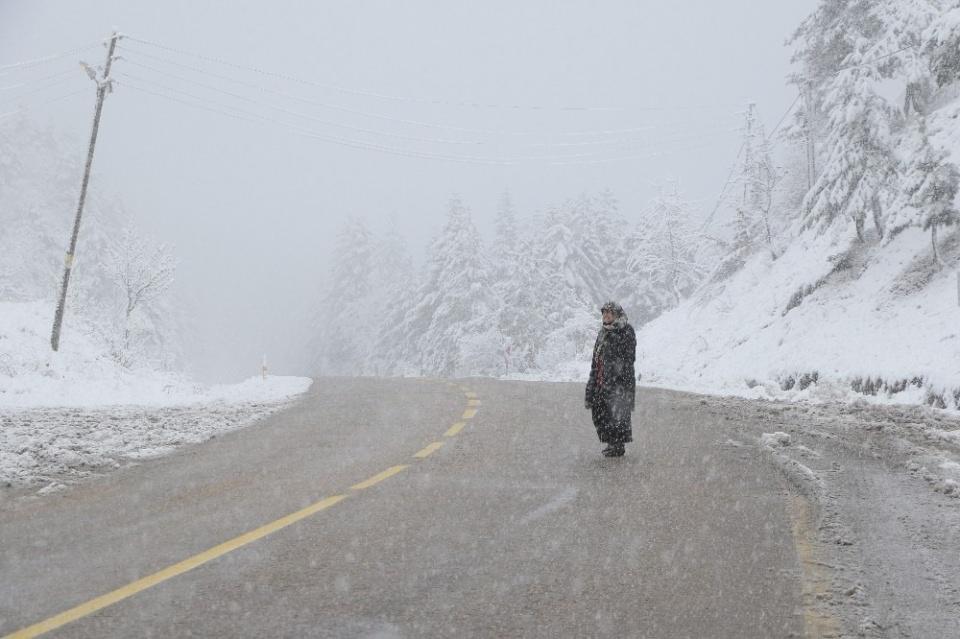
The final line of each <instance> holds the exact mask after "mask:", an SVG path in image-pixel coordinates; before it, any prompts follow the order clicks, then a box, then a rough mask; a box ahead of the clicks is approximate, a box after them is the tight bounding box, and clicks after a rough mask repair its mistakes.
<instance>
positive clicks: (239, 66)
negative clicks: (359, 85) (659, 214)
mask: <svg viewBox="0 0 960 639" xmlns="http://www.w3.org/2000/svg"><path fill="white" fill-rule="evenodd" d="M124 37H125V38H126V39H128V40H130V41H132V42H139V43H140V44H146V45H148V46H152V47H156V48H158V49H162V50H164V51H169V52H172V53H177V54H180V55H185V56H190V57H193V58H197V59H199V60H204V61H205V62H212V63H214V64H220V65H223V66H227V67H232V68H234V69H241V70H244V71H252V72H254V73H258V74H261V75H264V76H268V77H273V78H278V79H282V80H287V81H290V82H296V83H299V84H305V85H309V86H313V87H316V88H321V89H325V90H332V91H337V92H340V93H346V94H350V95H358V96H363V97H370V98H377V99H381V100H391V101H396V102H412V103H420V104H435V105H441V106H455V107H467V108H483V109H504V110H513V111H516V110H531V111H674V110H681V109H700V108H702V109H715V108H716V107H717V105H715V104H711V105H703V106H693V105H680V106H660V107H654V106H640V105H623V106H545V105H521V104H495V103H482V102H467V101H458V100H446V99H441V98H432V97H411V96H401V95H391V94H386V93H381V92H377V91H369V90H364V89H355V88H351V87H345V86H341V85H337V84H331V83H324V82H316V81H313V80H307V79H304V78H300V77H297V76H294V75H291V74H288V73H280V72H276V71H270V70H267V69H262V68H260V67H255V66H250V65H243V64H238V63H235V62H231V61H229V60H225V59H223V58H219V57H215V56H208V55H203V54H200V53H194V52H192V51H186V50H184V49H181V48H178V47H171V46H169V45H165V44H161V43H159V42H155V41H151V40H145V39H143V38H137V37H135V36H131V35H127V34H125V35H124Z"/></svg>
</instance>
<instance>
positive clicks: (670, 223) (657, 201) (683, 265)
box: [629, 186, 705, 306]
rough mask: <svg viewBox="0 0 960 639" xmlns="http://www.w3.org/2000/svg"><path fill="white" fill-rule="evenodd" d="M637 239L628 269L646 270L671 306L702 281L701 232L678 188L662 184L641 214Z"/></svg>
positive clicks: (642, 271) (643, 271)
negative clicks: (648, 206)
mask: <svg viewBox="0 0 960 639" xmlns="http://www.w3.org/2000/svg"><path fill="white" fill-rule="evenodd" d="M639 240H640V243H639V244H638V245H637V246H636V247H634V249H633V252H632V254H631V256H630V258H629V268H630V270H635V271H638V272H641V273H648V274H649V277H650V279H651V281H652V282H653V283H654V286H656V287H658V288H659V289H660V290H662V291H664V292H666V293H667V294H668V295H669V296H670V299H671V302H672V304H671V305H672V306H675V305H677V304H679V303H680V300H681V299H682V298H683V297H685V296H687V295H689V294H690V293H691V292H692V291H693V290H694V288H696V286H697V285H698V284H699V283H700V282H701V281H702V279H703V276H704V272H705V270H704V268H703V265H702V264H700V263H699V262H698V259H697V257H698V254H699V252H700V251H701V248H702V246H703V235H702V234H701V233H700V231H699V230H697V229H696V228H695V226H694V225H693V224H692V223H691V221H690V205H689V204H688V203H687V202H686V201H685V200H684V199H683V198H682V197H681V196H680V193H679V190H678V189H677V188H676V186H674V187H673V188H669V189H667V188H662V189H661V192H660V194H659V195H658V196H657V197H655V198H654V199H653V202H652V203H651V206H650V209H649V210H648V211H647V212H645V213H644V215H643V217H642V218H641V234H640V235H639Z"/></svg>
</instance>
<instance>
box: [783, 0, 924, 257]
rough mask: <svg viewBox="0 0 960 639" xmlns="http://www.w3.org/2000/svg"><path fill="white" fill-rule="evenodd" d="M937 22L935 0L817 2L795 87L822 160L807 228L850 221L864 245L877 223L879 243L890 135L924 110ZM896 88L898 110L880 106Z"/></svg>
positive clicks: (892, 163)
mask: <svg viewBox="0 0 960 639" xmlns="http://www.w3.org/2000/svg"><path fill="white" fill-rule="evenodd" d="M940 14H941V7H940V3H939V2H937V1H935V0H907V1H902V0H821V3H820V5H819V6H818V8H817V9H816V11H814V13H813V14H812V15H811V16H810V17H809V18H808V19H807V20H805V21H804V22H803V24H802V25H801V27H800V29H798V30H797V32H796V34H795V35H794V37H793V40H792V42H793V43H794V44H796V45H797V46H798V49H797V52H796V54H795V56H794V60H795V61H796V62H799V63H800V64H801V67H802V68H801V70H800V72H799V73H797V74H794V76H793V77H792V81H793V82H794V83H795V84H797V85H798V88H800V89H801V90H802V91H804V92H806V94H807V96H808V98H807V101H806V102H807V104H806V110H807V111H809V113H806V114H805V117H806V118H808V119H809V120H810V122H811V123H812V125H813V127H814V128H815V129H817V132H818V137H820V138H821V139H823V140H824V142H823V144H822V148H823V149H824V150H825V157H823V158H821V159H820V162H819V166H820V167H822V170H821V171H820V173H819V175H818V176H817V177H816V180H815V183H814V185H813V188H812V189H811V190H810V192H809V193H808V195H807V198H806V209H807V212H806V217H805V223H806V225H807V226H809V227H817V228H820V229H823V228H826V227H828V226H831V225H833V224H834V222H835V221H836V220H838V219H842V218H848V219H849V220H851V221H852V222H853V224H854V227H855V229H856V233H857V237H858V239H860V240H862V239H863V238H864V229H865V225H866V223H867V220H868V219H871V220H872V222H873V225H874V227H875V228H876V230H877V232H878V234H879V235H880V236H881V237H882V236H883V234H884V232H885V230H886V228H885V219H884V218H885V216H886V214H887V211H886V208H887V203H888V202H889V201H890V200H891V199H893V198H894V197H895V196H896V194H897V191H898V189H899V185H898V180H897V177H898V167H897V165H896V153H895V149H894V146H895V142H894V139H893V137H892V132H891V130H892V128H893V127H894V125H895V124H896V119H897V118H898V117H901V116H902V115H904V114H906V113H909V112H910V111H911V110H912V111H916V110H918V109H922V108H923V105H924V104H925V102H926V99H927V95H928V93H929V85H930V80H929V78H930V72H929V68H928V65H927V64H926V61H925V60H924V58H923V55H922V47H921V46H920V45H921V44H922V41H923V34H924V32H925V31H926V29H928V28H929V25H930V24H932V23H933V22H934V21H936V20H937V18H938V16H939V15H940ZM891 80H896V81H898V82H901V83H902V86H903V94H904V96H905V100H904V105H903V109H902V110H901V109H898V108H895V107H893V106H892V105H891V104H889V102H888V101H887V100H886V99H885V98H884V97H883V91H882V90H881V88H882V86H883V84H884V83H889V82H890V81H891Z"/></svg>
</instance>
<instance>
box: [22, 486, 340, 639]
mask: <svg viewBox="0 0 960 639" xmlns="http://www.w3.org/2000/svg"><path fill="white" fill-rule="evenodd" d="M344 499H346V495H334V496H333V497H327V498H325V499H321V500H320V501H318V502H317V503H315V504H313V505H310V506H307V507H306V508H304V509H302V510H298V511H297V512H295V513H292V514H290V515H287V516H286V517H281V518H280V519H277V520H276V521H272V522H270V523H269V524H265V525H263V526H260V527H259V528H256V529H254V530H251V531H250V532H248V533H244V534H242V535H240V536H239V537H234V538H233V539H231V540H229V541H225V542H223V543H222V544H220V545H218V546H214V547H213V548H210V549H209V550H205V551H203V552H201V553H199V554H196V555H194V556H192V557H189V558H188V559H184V560H183V561H181V562H179V563H176V564H173V565H172V566H168V567H167V568H164V569H163V570H160V571H157V572H155V573H153V574H152V575H148V576H146V577H143V578H142V579H138V580H137V581H134V582H132V583H129V584H127V585H126V586H123V587H121V588H117V589H116V590H114V591H112V592H108V593H107V594H105V595H101V596H99V597H96V598H95V599H91V600H90V601H87V602H85V603H82V604H80V605H78V606H75V607H73V608H70V609H69V610H66V611H64V612H61V613H60V614H58V615H55V616H53V617H50V618H49V619H45V620H43V621H41V622H39V623H35V624H33V625H32V626H28V627H26V628H23V629H21V630H18V631H16V632H14V633H13V634H9V635H7V636H6V637H5V638H4V639H14V638H15V639H24V638H26V637H36V636H38V635H42V634H44V633H46V632H50V631H51V630H55V629H57V628H59V627H61V626H64V625H66V624H68V623H70V622H72V621H76V620H77V619H80V618H82V617H86V616H87V615H90V614H92V613H94V612H97V611H98V610H102V609H103V608H106V607H107V606H112V605H113V604H115V603H117V602H119V601H123V600H124V599H128V598H130V597H132V596H134V595H135V594H137V593H139V592H142V591H144V590H146V589H147V588H152V587H153V586H156V585H157V584H160V583H163V582H164V581H167V580H168V579H172V578H174V577H176V576H177V575H182V574H183V573H185V572H187V571H189V570H193V569H194V568H196V567H198V566H202V565H203V564H205V563H208V562H210V561H213V560H214V559H216V558H218V557H222V556H223V555H225V554H227V553H228V552H232V551H234V550H237V549H238V548H242V547H243V546H246V545H247V544H250V543H253V542H254V541H257V540H258V539H262V538H264V537H266V536H267V535H269V534H271V533H275V532H277V531H278V530H281V529H283V528H286V527H287V526H289V525H291V524H294V523H296V522H298V521H300V520H301V519H305V518H307V517H309V516H310V515H313V514H316V513H318V512H320V511H321V510H325V509H327V508H329V507H330V506H333V505H334V504H337V503H339V502H341V501H343V500H344Z"/></svg>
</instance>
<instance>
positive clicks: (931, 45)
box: [924, 2, 960, 86]
mask: <svg viewBox="0 0 960 639" xmlns="http://www.w3.org/2000/svg"><path fill="white" fill-rule="evenodd" d="M924 41H925V52H926V53H927V55H928V56H929V57H930V66H931V71H932V72H933V75H934V77H935V78H936V81H937V84H938V85H940V86H944V85H946V84H950V83H952V82H956V81H957V80H960V2H957V3H954V6H953V7H952V8H951V9H949V10H948V11H945V12H943V13H942V14H941V15H940V16H939V17H938V19H937V20H936V21H935V22H933V23H932V24H931V25H930V26H929V27H928V29H927V31H926V33H925V34H924Z"/></svg>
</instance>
